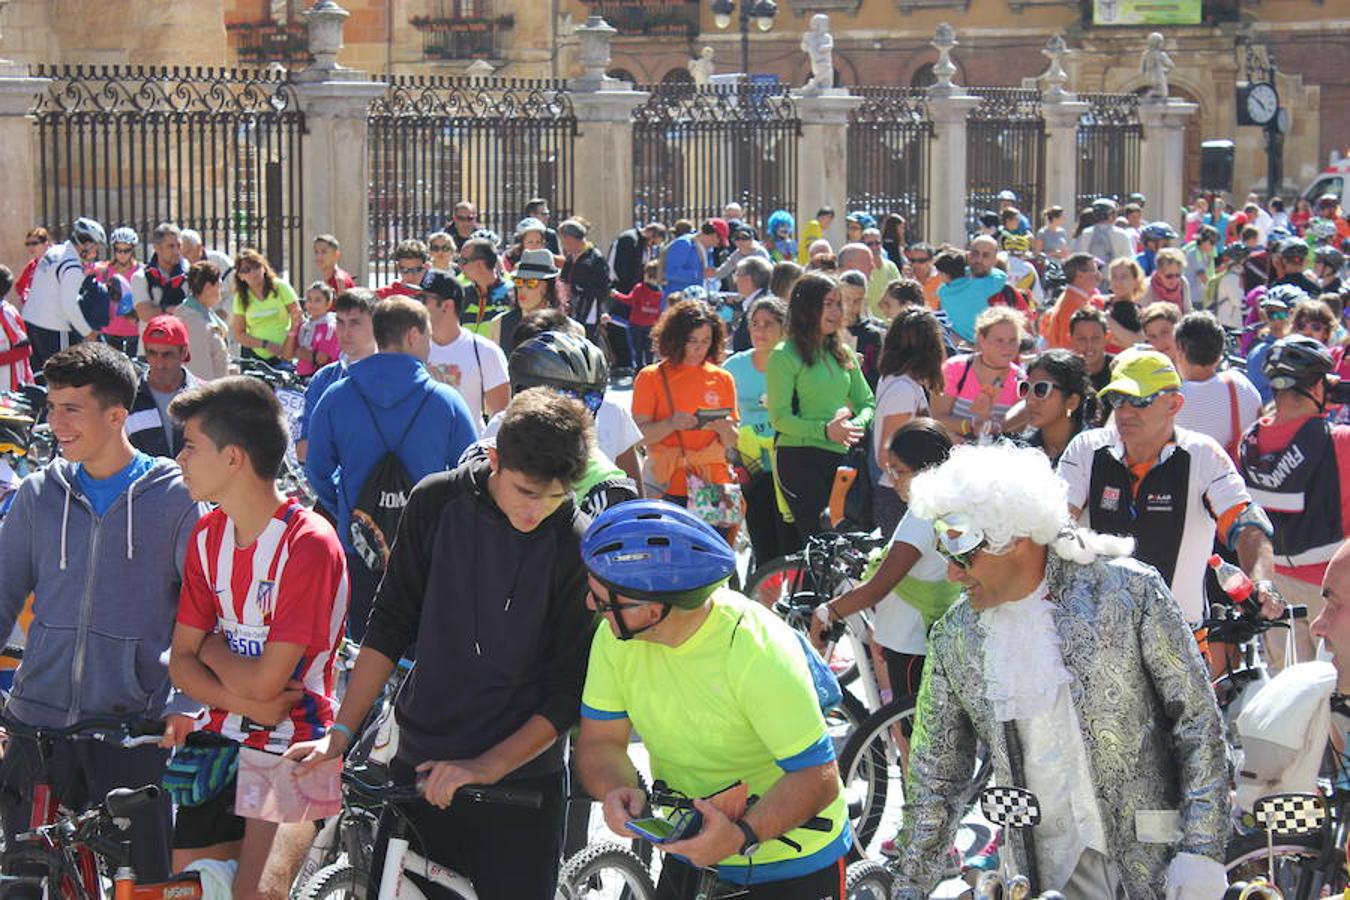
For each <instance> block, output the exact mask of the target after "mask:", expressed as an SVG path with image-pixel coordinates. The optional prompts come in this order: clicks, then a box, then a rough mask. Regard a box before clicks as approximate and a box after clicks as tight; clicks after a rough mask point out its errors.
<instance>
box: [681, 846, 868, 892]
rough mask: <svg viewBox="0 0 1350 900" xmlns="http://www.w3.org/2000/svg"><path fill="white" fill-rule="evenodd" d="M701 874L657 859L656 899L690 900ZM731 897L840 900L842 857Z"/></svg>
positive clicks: (687, 866)
mask: <svg viewBox="0 0 1350 900" xmlns="http://www.w3.org/2000/svg"><path fill="white" fill-rule="evenodd" d="M702 875H703V872H702V871H701V870H700V869H695V868H694V867H693V866H691V865H689V864H688V863H686V862H683V861H682V860H678V859H676V858H675V857H673V856H667V857H665V858H664V859H662V860H661V880H660V882H658V883H657V885H656V900H694V897H695V895H696V891H697V890H698V882H699V879H700V878H701V877H702ZM733 896H735V897H739V898H743V900H844V857H842V856H841V857H839V858H838V859H836V860H835V861H834V862H832V863H830V864H829V865H827V866H825V867H824V868H822V869H817V870H816V871H814V872H808V873H807V874H805V875H798V876H797V877H796V878H785V879H783V880H782V881H769V882H765V883H763V884H752V885H748V886H747V887H746V888H745V889H744V893H737V894H734V895H733Z"/></svg>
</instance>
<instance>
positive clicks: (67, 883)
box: [0, 844, 79, 900]
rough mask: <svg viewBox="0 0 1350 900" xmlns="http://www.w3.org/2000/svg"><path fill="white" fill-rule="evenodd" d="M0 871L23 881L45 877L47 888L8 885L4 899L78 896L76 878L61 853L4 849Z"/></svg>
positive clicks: (28, 849)
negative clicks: (19, 877)
mask: <svg viewBox="0 0 1350 900" xmlns="http://www.w3.org/2000/svg"><path fill="white" fill-rule="evenodd" d="M0 870H3V871H4V874H6V875H18V876H23V877H26V878H45V879H46V880H47V888H46V890H45V891H44V890H43V888H42V887H41V886H40V885H35V884H31V885H30V884H10V885H6V886H5V888H4V891H3V896H4V898H5V900H41V898H42V897H44V896H50V897H61V896H73V895H75V894H76V893H77V891H78V889H77V887H76V881H77V880H78V878H79V876H78V875H77V874H76V873H75V872H74V871H73V870H72V869H71V867H70V866H69V864H68V863H67V862H66V860H65V858H64V857H62V856H61V855H60V853H59V852H58V853H48V852H46V851H45V850H42V849H41V848H39V847H34V846H24V845H22V844H21V845H19V846H18V847H15V848H14V849H13V850H6V851H5V854H4V857H3V858H2V859H0Z"/></svg>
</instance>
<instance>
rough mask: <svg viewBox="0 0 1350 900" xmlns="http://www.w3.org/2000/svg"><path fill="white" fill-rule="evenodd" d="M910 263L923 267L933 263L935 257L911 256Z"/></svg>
mask: <svg viewBox="0 0 1350 900" xmlns="http://www.w3.org/2000/svg"><path fill="white" fill-rule="evenodd" d="M909 261H910V262H911V263H913V264H914V265H916V266H921V265H923V264H924V263H930V262H932V261H933V257H931V256H919V257H914V256H911V257H909Z"/></svg>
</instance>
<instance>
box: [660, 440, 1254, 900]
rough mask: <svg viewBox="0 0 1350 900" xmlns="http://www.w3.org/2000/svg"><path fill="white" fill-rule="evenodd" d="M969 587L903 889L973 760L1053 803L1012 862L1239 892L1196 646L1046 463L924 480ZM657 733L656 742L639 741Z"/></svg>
mask: <svg viewBox="0 0 1350 900" xmlns="http://www.w3.org/2000/svg"><path fill="white" fill-rule="evenodd" d="M911 497H912V509H913V510H914V513H915V514H916V515H918V516H921V517H923V518H926V519H929V520H931V521H933V523H934V528H935V530H936V532H937V549H938V551H939V552H940V553H942V554H943V555H944V556H946V557H947V560H948V566H947V577H948V578H949V579H951V580H953V581H957V582H959V583H960V584H961V586H962V588H964V592H963V596H962V598H961V599H960V600H958V601H957V602H956V604H955V605H953V606H952V608H951V609H949V610H948V611H947V613H946V615H944V616H943V617H942V618H941V619H940V620H938V622H937V624H936V625H934V626H933V630H932V632H931V633H930V635H929V639H928V658H927V660H926V661H925V663H924V673H923V685H922V687H921V688H920V690H919V699H918V704H917V709H916V716H915V721H916V727H915V731H914V738H913V741H912V743H911V753H910V757H909V780H908V789H907V790H906V791H905V800H906V806H905V816H904V823H903V826H902V829H901V832H900V838H899V840H898V843H899V845H900V862H899V878H898V883H897V887H896V892H895V894H894V897H896V898H900V900H910V898H918V897H926V896H928V892H929V891H931V890H932V889H933V888H934V887H935V886H936V884H937V882H938V880H939V879H940V878H941V874H942V869H943V865H944V853H945V851H946V849H947V848H948V847H950V846H951V842H952V839H953V838H954V837H955V833H956V830H957V827H958V825H959V824H960V819H961V816H962V815H963V812H964V804H963V803H959V802H956V801H957V795H958V794H959V793H961V792H962V791H964V790H965V786H966V785H967V784H968V782H969V780H970V773H971V772H972V771H974V768H975V748H976V743H977V742H979V743H982V744H983V745H984V746H986V747H988V748H989V751H990V756H991V758H992V759H993V765H994V776H993V784H996V785H1005V786H1017V787H1021V788H1025V789H1026V790H1029V791H1031V792H1032V793H1033V794H1035V795H1036V797H1037V798H1038V800H1039V803H1040V808H1041V813H1042V815H1041V821H1040V824H1039V825H1037V826H1036V829H1035V832H1034V837H1035V849H1034V852H1029V850H1030V848H1029V844H1030V841H1029V839H1028V837H1027V832H1024V831H1022V830H1020V829H1018V830H1014V831H1013V832H1012V833H1011V834H1009V835H1008V836H1007V838H1008V843H1007V845H1006V846H1007V852H1006V853H1005V854H1003V857H1004V862H1005V864H1011V865H1012V867H1013V868H1014V869H1016V870H1017V871H1018V872H1021V873H1023V874H1026V875H1028V877H1030V878H1031V879H1032V881H1033V883H1034V887H1035V888H1036V889H1038V890H1058V891H1063V893H1064V894H1065V895H1066V896H1069V897H1093V898H1099V897H1126V896H1128V897H1154V898H1161V897H1163V896H1164V895H1165V896H1166V897H1168V898H1180V900H1201V898H1215V897H1218V896H1220V895H1221V894H1222V893H1223V891H1224V888H1225V886H1226V883H1227V879H1226V878H1225V877H1224V868H1223V863H1222V860H1223V858H1224V849H1225V846H1226V844H1227V837H1228V829H1229V791H1228V771H1227V763H1226V759H1225V746H1224V742H1223V726H1222V722H1221V720H1220V718H1219V710H1218V707H1217V705H1216V704H1215V702H1214V694H1213V691H1211V690H1210V687H1209V678H1208V673H1207V672H1206V671H1205V666H1204V663H1203V661H1202V660H1201V657H1200V654H1199V652H1198V650H1197V647H1196V644H1195V640H1194V639H1193V638H1192V637H1191V635H1190V634H1189V633H1188V631H1187V630H1186V629H1185V627H1184V624H1183V620H1182V617H1181V613H1180V610H1179V608H1178V606H1177V604H1176V603H1175V602H1173V601H1172V597H1171V594H1170V592H1169V591H1168V588H1167V584H1166V583H1165V582H1164V581H1163V579H1162V578H1160V577H1159V576H1158V573H1157V572H1156V571H1155V570H1153V569H1151V568H1149V567H1148V566H1144V565H1141V564H1139V563H1138V562H1136V561H1134V560H1131V559H1127V558H1114V557H1119V556H1120V555H1121V553H1122V552H1127V551H1128V548H1129V545H1130V542H1129V541H1128V540H1121V539H1120V538H1112V537H1107V536H1104V535H1098V534H1095V533H1093V532H1090V531H1087V530H1085V529H1075V528H1072V527H1070V521H1069V516H1068V512H1067V504H1066V503H1065V487H1064V485H1063V483H1062V482H1060V481H1059V480H1058V479H1057V478H1056V476H1055V474H1054V472H1053V470H1052V469H1051V468H1050V462H1049V460H1048V459H1047V458H1046V456H1045V454H1044V453H1041V452H1040V451H1039V450H1036V449H1034V448H1019V447H1012V446H1008V445H1006V444H998V445H993V446H985V447H958V448H957V449H956V450H954V451H953V452H952V455H951V458H950V459H949V460H948V461H947V462H945V463H943V464H942V465H941V466H939V467H937V468H935V469H931V470H929V471H927V472H924V473H922V474H920V475H919V476H918V477H917V478H915V479H914V483H913V485H912V487H911ZM643 734H644V737H646V736H647V735H646V732H645V731H644V733H643Z"/></svg>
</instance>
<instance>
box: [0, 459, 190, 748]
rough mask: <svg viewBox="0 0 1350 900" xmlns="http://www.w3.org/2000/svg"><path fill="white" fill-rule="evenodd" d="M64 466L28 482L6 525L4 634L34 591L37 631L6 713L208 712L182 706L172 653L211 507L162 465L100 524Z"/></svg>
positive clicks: (56, 718) (0, 597)
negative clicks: (190, 564) (173, 686)
mask: <svg viewBox="0 0 1350 900" xmlns="http://www.w3.org/2000/svg"><path fill="white" fill-rule="evenodd" d="M76 484H77V483H76V476H75V465H74V464H72V463H69V462H67V461H66V460H62V459H58V460H56V461H55V462H53V463H52V464H51V465H49V466H47V467H46V468H44V469H42V470H40V471H38V472H35V473H33V474H32V475H30V476H28V477H27V478H25V479H24V481H23V484H21V485H20V486H19V490H18V494H17V496H16V497H15V500H14V505H13V507H12V508H11V509H10V511H9V514H8V515H7V516H5V520H4V524H3V526H0V634H9V633H10V630H11V629H12V628H13V627H14V621H15V620H16V619H17V618H18V616H19V611H20V610H21V609H22V608H23V603H24V600H25V599H26V598H27V597H28V594H29V592H30V591H31V592H32V593H33V594H34V596H35V599H34V602H33V622H32V624H31V625H30V626H29V628H28V641H27V646H26V649H25V651H24V658H23V663H22V664H21V665H20V666H19V670H18V673H17V675H16V676H15V679H14V693H13V695H12V696H11V697H10V701H9V704H8V706H7V707H6V710H5V711H6V713H7V714H8V715H11V716H13V717H15V718H17V719H18V720H19V721H21V722H23V723H25V724H27V725H48V726H64V725H69V724H71V723H73V722H75V721H77V720H79V719H84V718H90V717H93V716H128V717H130V716H146V717H151V718H159V717H161V716H163V715H164V714H165V712H185V713H188V714H191V713H194V712H196V711H197V710H198V709H200V708H201V707H200V704H198V703H196V702H194V701H192V700H190V699H189V698H188V697H186V696H185V695H183V694H174V695H173V698H172V702H171V703H170V702H169V699H170V685H169V669H168V664H167V662H166V659H165V657H166V653H165V651H167V650H168V649H169V643H170V641H171V639H172V637H173V628H174V621H175V619H176V618H177V615H178V591H179V588H180V586H181V584H182V580H183V561H184V559H185V558H186V555H187V545H188V538H189V537H190V536H191V534H192V528H193V526H194V525H196V524H197V519H198V518H200V516H201V514H202V512H203V508H202V507H201V506H200V505H198V504H197V503H194V502H193V500H192V497H191V495H190V494H189V493H188V489H187V486H186V485H184V484H183V477H182V473H181V472H180V471H179V469H178V464H177V463H175V462H174V461H173V460H171V459H156V460H155V461H154V464H153V465H152V466H151V467H150V470H149V471H147V472H145V473H144V474H143V475H141V476H140V477H139V478H137V479H136V480H135V481H134V482H132V484H131V486H130V487H129V488H128V489H127V491H126V492H124V493H123V494H122V495H121V496H119V497H117V498H116V499H115V500H113V501H112V505H111V506H109V507H108V509H107V512H105V513H104V514H103V515H102V516H99V515H96V514H95V512H94V509H93V506H92V505H91V504H90V502H89V500H88V499H87V498H85V497H84V495H83V494H81V493H80V490H79V488H78V487H77V486H76Z"/></svg>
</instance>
